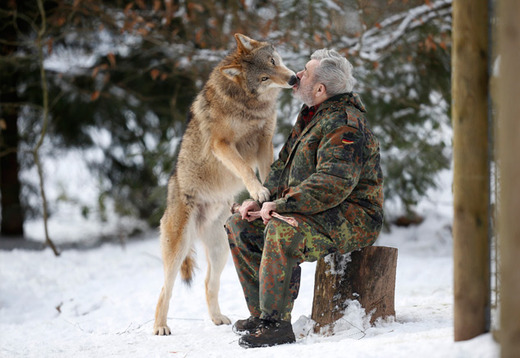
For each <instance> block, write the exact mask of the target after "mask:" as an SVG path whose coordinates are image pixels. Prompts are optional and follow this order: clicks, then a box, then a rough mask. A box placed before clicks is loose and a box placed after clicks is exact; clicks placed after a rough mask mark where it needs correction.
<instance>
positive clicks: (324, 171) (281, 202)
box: [275, 125, 365, 215]
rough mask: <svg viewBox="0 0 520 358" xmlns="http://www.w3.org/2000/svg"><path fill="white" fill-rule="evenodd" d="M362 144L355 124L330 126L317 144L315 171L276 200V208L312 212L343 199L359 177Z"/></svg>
mask: <svg viewBox="0 0 520 358" xmlns="http://www.w3.org/2000/svg"><path fill="white" fill-rule="evenodd" d="M364 146H365V139H364V136H363V134H362V132H361V131H360V130H359V129H358V128H355V127H352V126H348V125H343V126H338V127H336V128H334V129H333V130H331V131H330V132H329V133H327V134H326V135H325V136H324V137H323V138H322V140H321V142H320V145H319V147H318V150H317V153H316V163H317V164H316V170H315V172H314V173H313V174H311V175H310V176H309V177H307V178H306V179H305V180H303V181H302V182H300V183H299V184H298V185H296V186H291V187H290V188H289V189H288V190H287V191H286V193H285V195H284V197H283V198H281V199H278V200H275V204H276V211H277V212H279V213H299V214H304V215H313V214H315V213H319V212H322V211H325V210H327V209H330V208H333V207H335V206H337V205H339V204H340V203H342V202H343V201H345V200H346V199H347V197H348V196H349V195H350V193H351V192H352V191H353V190H354V188H355V187H356V185H357V183H358V181H359V176H360V173H361V170H362V167H363V148H364ZM293 165H298V163H294V164H293Z"/></svg>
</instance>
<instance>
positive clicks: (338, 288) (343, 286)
mask: <svg viewBox="0 0 520 358" xmlns="http://www.w3.org/2000/svg"><path fill="white" fill-rule="evenodd" d="M396 269H397V249H395V248H391V247H382V246H368V247H364V248H362V249H361V250H359V251H354V252H351V253H349V254H346V255H341V254H339V253H333V254H330V255H328V256H327V257H326V258H321V259H319V260H318V264H317V266H316V275H315V282H314V300H313V303H312V315H311V318H312V319H313V320H314V322H316V324H315V326H314V332H315V333H320V332H321V333H323V334H332V333H333V330H334V325H335V322H336V321H337V320H338V319H340V318H341V317H343V316H344V314H345V309H346V308H347V306H348V303H347V300H357V301H358V302H359V303H360V304H361V306H362V307H363V308H364V309H365V312H366V313H367V314H371V315H372V316H371V318H370V323H374V321H375V320H376V319H377V318H380V317H383V318H384V317H388V316H395V305H394V302H395V275H396Z"/></svg>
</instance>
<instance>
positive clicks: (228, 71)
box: [220, 65, 242, 81]
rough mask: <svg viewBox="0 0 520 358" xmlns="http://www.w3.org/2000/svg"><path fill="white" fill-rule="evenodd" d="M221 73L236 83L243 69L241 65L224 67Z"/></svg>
mask: <svg viewBox="0 0 520 358" xmlns="http://www.w3.org/2000/svg"><path fill="white" fill-rule="evenodd" d="M220 72H221V73H222V74H223V75H224V76H226V77H227V78H229V79H230V80H231V81H236V80H237V77H238V76H240V74H241V73H242V67H240V66H239V65H229V66H224V67H222V68H221V69H220Z"/></svg>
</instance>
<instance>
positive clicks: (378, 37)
mask: <svg viewBox="0 0 520 358" xmlns="http://www.w3.org/2000/svg"><path fill="white" fill-rule="evenodd" d="M451 2H452V0H439V1H435V2H431V3H429V4H427V5H421V6H418V7H416V8H413V9H411V10H408V11H405V12H402V13H400V14H396V15H393V16H391V17H389V18H387V19H385V20H384V21H382V22H380V23H378V24H377V25H376V26H375V27H373V28H371V29H369V30H367V31H365V32H364V33H362V34H361V36H359V37H357V38H344V39H343V43H344V46H345V48H347V49H348V50H349V51H354V52H358V53H359V56H360V57H361V58H362V59H364V60H369V61H377V60H378V59H379V58H380V57H381V56H382V53H383V52H384V50H385V49H387V48H388V47H389V46H391V45H392V44H394V43H396V42H397V41H398V40H399V39H401V38H402V37H403V36H404V35H405V34H406V33H408V32H410V31H411V30H414V29H416V28H418V27H420V26H423V25H424V24H425V23H427V22H429V21H432V20H434V19H437V18H444V19H445V20H446V21H447V22H450V21H451Z"/></svg>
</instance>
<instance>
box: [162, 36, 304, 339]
mask: <svg viewBox="0 0 520 358" xmlns="http://www.w3.org/2000/svg"><path fill="white" fill-rule="evenodd" d="M235 39H236V42H237V48H236V50H234V51H232V52H231V53H230V54H229V55H228V56H227V57H225V58H224V59H223V60H222V61H221V62H220V63H219V64H218V65H217V66H216V67H215V68H214V69H213V71H212V73H211V74H210V76H209V79H208V81H207V82H206V84H205V86H204V87H203V89H202V91H201V92H200V93H199V94H198V95H197V97H196V99H195V101H194V102H193V104H192V106H191V109H190V115H191V120H190V122H189V124H188V126H187V128H186V132H185V134H184V136H183V138H182V142H181V148H180V151H179V155H178V159H177V164H176V170H175V172H174V174H173V175H172V176H171V177H170V179H169V181H168V197H167V203H166V209H165V212H164V215H163V217H162V219H161V223H160V241H161V250H162V257H163V265H164V286H163V288H162V290H161V293H160V296H159V301H158V303H157V308H156V312H155V323H154V326H153V332H154V334H156V335H168V334H170V333H171V330H170V328H169V327H168V325H167V322H166V321H167V314H168V309H169V302H170V298H171V295H172V288H173V284H174V281H175V278H176V276H177V274H178V273H179V271H180V273H181V276H182V278H183V280H184V281H187V282H189V281H190V280H191V278H192V275H193V268H194V259H193V244H194V239H195V237H199V238H200V239H201V241H202V243H203V245H204V247H205V251H206V256H207V262H208V270H207V275H206V280H205V285H206V301H207V305H208V310H209V315H210V317H211V320H212V321H213V323H215V324H216V325H220V324H230V323H231V321H230V320H229V318H227V317H226V316H224V315H223V314H222V313H221V312H220V307H219V303H218V292H219V287H220V275H221V273H222V270H223V269H224V266H225V264H226V261H227V257H228V254H229V247H228V241H227V236H226V232H225V229H224V223H225V220H226V219H227V217H228V216H229V215H230V206H231V204H232V201H233V199H234V196H236V194H238V193H239V192H240V191H242V190H243V189H244V187H245V188H246V189H247V191H248V192H249V194H250V195H251V198H253V199H255V200H258V201H259V202H264V201H266V200H268V199H269V190H268V189H266V188H265V187H264V186H263V185H262V182H263V180H264V179H265V178H266V176H267V173H268V171H269V168H270V165H271V163H272V161H273V146H272V138H273V135H274V130H275V126H276V99H277V97H278V94H279V92H280V91H281V89H282V88H292V87H293V85H295V84H296V83H297V78H296V76H295V73H294V72H293V71H291V70H289V69H288V68H287V67H286V66H285V65H284V64H283V61H282V58H281V57H280V55H279V54H278V53H277V51H276V50H275V48H274V47H273V46H272V45H270V44H269V43H267V42H261V41H256V40H253V39H251V38H249V37H247V36H244V35H242V34H236V35H235ZM256 170H258V174H259V177H260V180H259V179H258V178H257V175H256Z"/></svg>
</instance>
